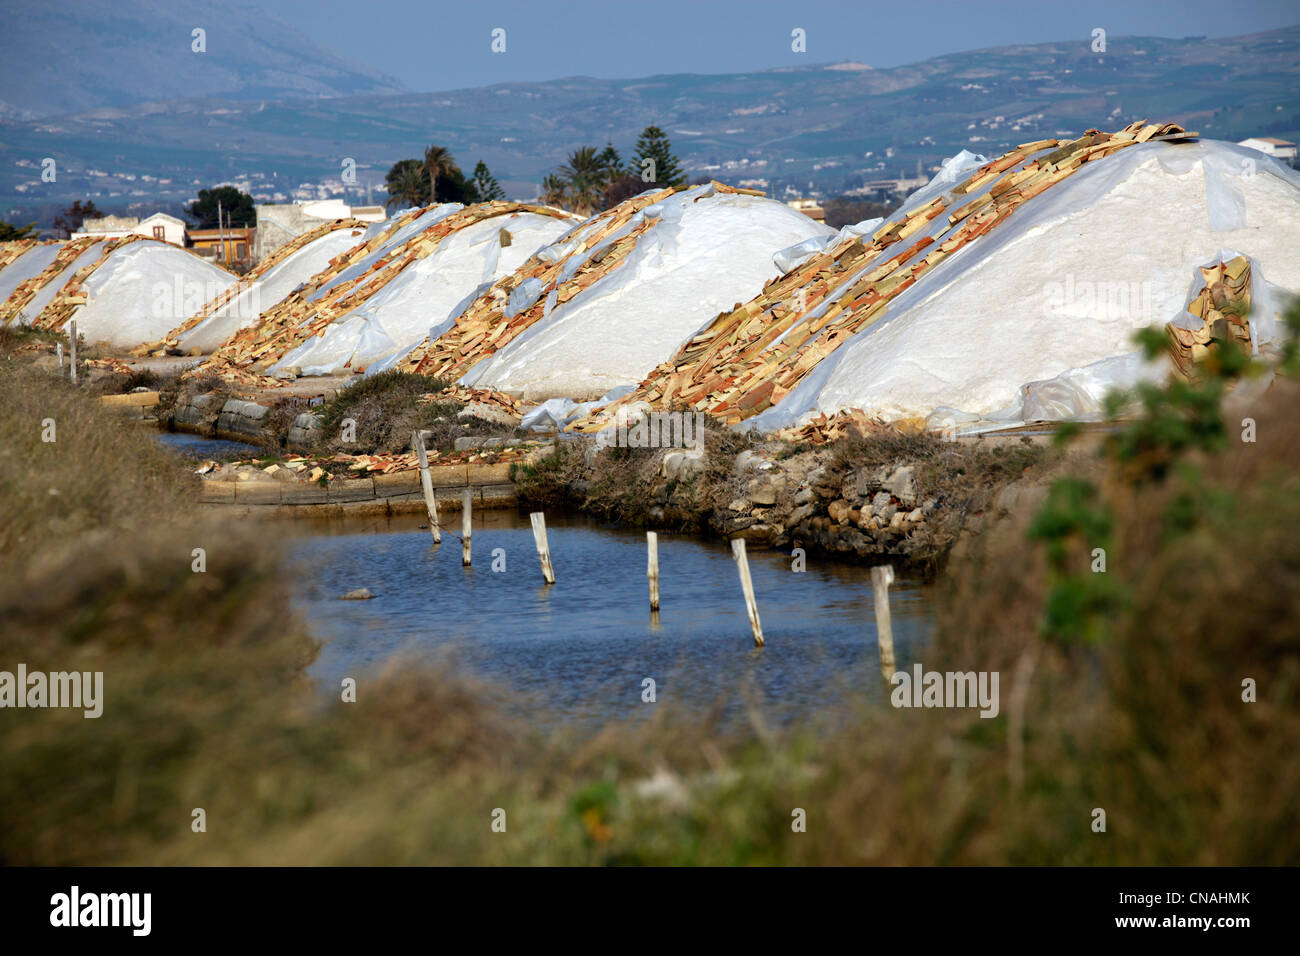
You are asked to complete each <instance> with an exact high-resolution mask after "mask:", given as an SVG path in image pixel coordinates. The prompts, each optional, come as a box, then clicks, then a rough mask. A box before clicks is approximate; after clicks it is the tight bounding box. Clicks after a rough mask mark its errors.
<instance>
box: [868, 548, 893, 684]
mask: <svg viewBox="0 0 1300 956" xmlns="http://www.w3.org/2000/svg"><path fill="white" fill-rule="evenodd" d="M893 583H894V568H893V565H889V564H886V565H884V566H882V567H876V568H872V569H871V596H872V599H873V600H874V601H875V605H876V644H877V646H879V648H880V673H882V674H883V675H885V680H890V679H892V678H893V676H894V628H893V625H892V624H891V623H890V620H889V586H890V585H891V584H893Z"/></svg>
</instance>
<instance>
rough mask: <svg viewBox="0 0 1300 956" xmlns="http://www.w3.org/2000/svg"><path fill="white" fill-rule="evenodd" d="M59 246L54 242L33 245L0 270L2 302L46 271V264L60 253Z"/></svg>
mask: <svg viewBox="0 0 1300 956" xmlns="http://www.w3.org/2000/svg"><path fill="white" fill-rule="evenodd" d="M59 248H60V247H59V246H57V245H55V244H54V243H50V244H49V245H43V246H32V247H31V248H30V249H28V250H27V251H26V252H24V253H23V254H22V255H21V256H19V257H18V258H17V259H15V260H14V261H13V262H11V263H9V265H7V266H5V267H4V270H3V271H0V302H4V301H5V300H6V299H8V298H9V297H10V296H11V295H13V294H14V290H15V289H17V288H18V286H19V285H20V284H21V283H23V282H26V281H27V280H28V279H31V278H33V277H34V276H38V275H40V274H41V273H42V272H44V271H45V268H46V266H48V265H49V264H50V263H51V262H53V261H54V258H55V256H57V255H58V254H59Z"/></svg>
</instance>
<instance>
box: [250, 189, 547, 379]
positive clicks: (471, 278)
mask: <svg viewBox="0 0 1300 956" xmlns="http://www.w3.org/2000/svg"><path fill="white" fill-rule="evenodd" d="M461 208H462V207H460V206H455V205H453V206H443V207H438V210H437V212H436V214H434V215H433V216H432V217H430V216H429V215H427V214H426V215H425V216H422V217H420V218H419V219H417V220H416V221H415V223H413V224H412V226H411V227H410V228H409V230H403V234H402V235H401V236H400V237H395V240H394V241H393V242H390V243H388V244H386V248H388V249H391V248H395V247H396V246H398V245H401V244H402V243H403V242H404V241H407V240H409V239H411V238H414V237H417V236H418V235H419V233H420V232H422V231H423V230H424V229H426V228H428V227H429V226H430V225H433V224H434V223H435V222H437V221H438V220H439V219H442V218H444V217H446V216H447V215H450V214H452V213H454V212H456V211H458V210H459V209H461ZM571 225H572V223H571V221H568V220H565V219H561V218H556V217H553V216H545V215H539V214H537V213H531V212H515V213H511V214H509V215H502V216H493V217H491V218H489V219H484V220H482V221H480V222H476V223H473V224H471V225H467V226H464V227H462V228H460V229H457V230H456V231H455V232H453V233H451V234H449V235H447V236H445V237H444V238H443V239H442V240H441V241H440V242H439V243H438V245H437V248H436V249H434V250H433V251H432V252H431V253H430V254H429V255H428V256H426V257H425V258H423V259H420V260H418V261H416V262H413V263H411V265H409V266H408V267H407V268H405V269H404V270H402V272H400V273H399V274H398V275H397V276H396V277H394V278H393V279H392V281H390V282H388V283H387V284H386V285H384V286H383V287H382V288H380V289H379V290H378V291H376V292H375V293H374V294H373V295H371V296H369V297H368V298H367V299H366V300H365V302H364V303H363V304H362V305H361V306H359V307H358V308H356V309H354V310H352V311H351V312H348V313H347V314H346V315H343V316H340V317H339V318H338V319H337V320H335V321H334V322H332V323H331V324H330V325H329V326H328V327H326V329H325V330H324V331H323V332H322V333H321V334H320V335H317V336H315V337H313V338H311V339H308V340H307V341H306V342H304V343H302V344H301V345H300V346H298V347H297V348H294V349H292V350H291V351H289V352H288V353H286V354H285V356H284V357H283V358H282V359H280V361H279V362H278V363H277V364H276V365H275V366H273V367H272V368H271V369H270V370H269V371H270V374H275V373H276V372H279V371H282V370H284V369H289V368H298V369H300V370H301V374H303V375H328V374H330V373H333V372H339V371H342V370H343V369H344V368H345V367H349V366H350V367H351V368H353V369H364V368H366V367H368V366H371V365H374V364H376V363H380V362H382V361H383V360H385V359H392V358H393V357H395V356H397V355H399V354H400V353H402V352H404V351H406V350H408V349H410V348H411V347H412V346H413V345H415V344H416V343H418V342H419V341H421V340H422V339H423V338H424V337H425V336H426V335H427V334H428V331H429V327H430V325H432V324H434V323H436V322H439V321H441V320H442V319H443V318H444V317H445V316H447V315H448V314H449V313H450V312H451V311H452V310H453V309H455V308H456V307H457V306H458V305H460V304H462V303H463V302H465V300H466V298H467V297H470V296H472V295H473V294H474V293H475V291H476V290H478V289H479V288H481V287H482V286H484V285H485V284H490V283H492V282H494V281H496V280H497V279H499V278H501V277H502V276H504V275H508V274H509V273H511V272H513V271H514V270H515V269H517V268H518V267H519V266H521V265H522V264H523V263H524V261H525V260H526V259H527V258H528V257H529V256H530V255H532V254H533V253H534V252H535V251H536V250H537V249H538V248H539V247H541V246H543V245H546V244H547V243H549V242H552V241H554V240H555V239H557V238H559V236H561V235H562V234H563V233H564V232H566V231H567V230H568V229H569V228H570V226H571ZM503 230H505V232H506V233H507V234H508V236H509V239H508V240H506V241H507V242H508V244H506V245H503V244H502V243H503V239H502V231H503ZM340 278H341V279H343V278H346V276H341V277H340Z"/></svg>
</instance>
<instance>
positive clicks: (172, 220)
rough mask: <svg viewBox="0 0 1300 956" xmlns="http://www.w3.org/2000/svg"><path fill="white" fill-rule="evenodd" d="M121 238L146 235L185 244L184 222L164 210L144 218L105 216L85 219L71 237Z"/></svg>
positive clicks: (174, 243)
mask: <svg viewBox="0 0 1300 956" xmlns="http://www.w3.org/2000/svg"><path fill="white" fill-rule="evenodd" d="M87 236H89V237H93V238H95V239H121V238H123V237H124V236H147V237H149V238H150V239H159V240H161V241H162V242H170V243H171V244H172V245H174V246H182V247H184V245H185V222H184V220H181V219H177V218H176V217H175V216H169V215H167V214H166V213H165V212H156V213H154V214H153V215H152V216H149V217H148V218H146V219H137V218H136V217H135V216H105V217H104V218H102V219H87V220H86V221H85V222H83V223H82V224H81V229H80V230H78V231H77V232H74V233H73V234H72V238H73V239H84V238H86V237H87Z"/></svg>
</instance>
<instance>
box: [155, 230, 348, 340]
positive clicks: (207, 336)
mask: <svg viewBox="0 0 1300 956" xmlns="http://www.w3.org/2000/svg"><path fill="white" fill-rule="evenodd" d="M368 225H369V224H368V223H365V222H362V221H361V220H359V219H338V220H334V221H333V222H327V223H322V224H321V225H319V226H317V227H315V228H314V229H309V230H308V231H307V232H304V233H302V234H301V235H298V236H295V237H294V238H293V239H291V240H289V241H288V242H286V243H285V244H284V245H282V246H280V247H279V248H278V249H276V250H275V251H274V252H272V253H271V254H270V255H268V256H266V257H265V258H263V259H262V260H261V261H260V262H259V263H258V264H257V265H256V266H254V267H253V269H251V270H250V271H249V272H248V273H247V274H246V275H244V276H242V277H240V279H239V280H238V281H237V282H236V283H235V284H234V285H232V286H230V287H229V288H227V289H226V290H225V291H224V292H222V293H221V294H220V295H218V296H216V297H214V298H212V299H209V300H208V301H207V302H205V303H204V305H203V307H202V308H201V309H199V311H197V312H195V313H194V314H193V315H191V316H189V317H188V318H187V319H186V320H185V321H184V322H182V323H181V324H180V325H178V326H177V327H176V328H174V329H172V330H171V331H170V332H168V333H167V335H166V336H164V337H163V338H162V339H161V340H160V341H157V342H151V343H149V344H147V345H142V346H140V347H139V348H137V349H136V350H135V354H137V355H147V354H149V353H151V352H157V351H159V350H162V349H168V348H172V349H180V350H182V351H185V352H189V351H191V350H192V349H198V350H199V351H200V352H211V351H213V350H214V349H216V348H218V347H219V346H220V345H221V344H222V343H223V342H225V341H226V340H227V339H229V338H230V336H231V335H233V334H234V333H235V332H237V331H238V330H239V329H242V328H247V327H248V326H250V325H253V324H254V323H256V322H257V320H258V317H259V316H260V315H261V313H262V312H263V311H264V310H265V309H269V308H270V307H272V306H273V305H275V304H276V303H277V302H279V301H280V300H281V299H283V298H284V297H285V296H287V295H288V294H289V293H291V292H292V291H293V290H294V289H296V288H298V287H299V286H301V285H302V284H303V283H305V282H307V281H308V280H310V279H311V278H312V277H313V276H315V275H317V274H319V273H320V272H322V271H324V270H326V269H328V268H329V267H330V263H331V261H333V260H334V259H336V258H337V257H338V256H340V255H343V254H344V253H346V252H347V251H348V250H349V249H352V248H353V247H355V246H356V245H358V243H362V242H364V241H365V234H366V231H367V227H368Z"/></svg>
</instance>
